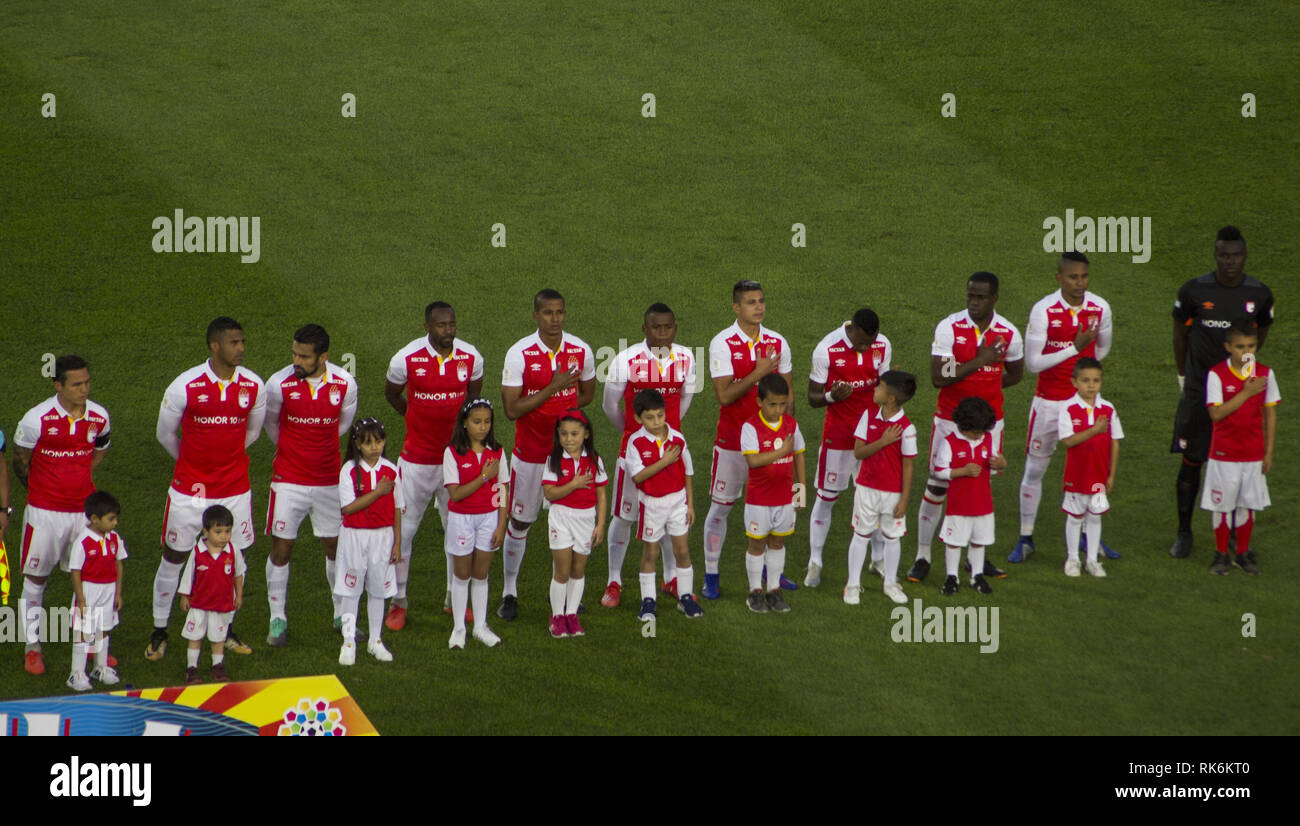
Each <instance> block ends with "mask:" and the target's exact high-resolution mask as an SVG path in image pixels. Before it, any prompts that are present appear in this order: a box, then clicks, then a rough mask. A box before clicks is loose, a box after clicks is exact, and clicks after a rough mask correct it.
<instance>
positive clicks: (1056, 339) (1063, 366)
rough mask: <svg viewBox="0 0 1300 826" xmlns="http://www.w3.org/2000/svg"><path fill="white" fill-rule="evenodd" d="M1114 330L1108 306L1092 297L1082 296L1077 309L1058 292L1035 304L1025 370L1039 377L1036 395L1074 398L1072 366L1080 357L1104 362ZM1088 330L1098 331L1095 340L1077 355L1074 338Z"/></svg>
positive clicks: (1056, 400) (1030, 325)
mask: <svg viewBox="0 0 1300 826" xmlns="http://www.w3.org/2000/svg"><path fill="white" fill-rule="evenodd" d="M1113 326H1114V321H1113V318H1112V316H1111V312H1110V304H1108V303H1106V299H1104V298H1102V297H1101V296H1098V295H1093V294H1092V293H1085V294H1084V296H1083V303H1082V304H1080V305H1079V306H1078V307H1071V306H1070V305H1069V304H1068V303H1066V301H1065V298H1064V297H1063V296H1062V295H1061V291H1060V290H1057V291H1056V292H1054V293H1052V294H1051V295H1049V296H1047V297H1046V298H1044V299H1042V300H1041V301H1039V302H1038V303H1037V304H1035V305H1034V308H1033V309H1032V310H1030V311H1029V326H1028V327H1026V328H1025V367H1027V368H1028V369H1029V372H1031V373H1037V374H1038V388H1037V389H1036V390H1035V391H1034V393H1035V395H1038V396H1041V397H1042V398H1044V399H1048V400H1049V401H1054V402H1059V401H1065V400H1066V399H1068V398H1070V397H1071V396H1073V395H1074V385H1073V384H1071V383H1070V379H1071V378H1072V377H1073V376H1074V363H1075V362H1076V361H1078V360H1079V357H1080V356H1087V357H1089V358H1095V359H1098V360H1100V359H1104V358H1105V357H1106V355H1107V354H1108V353H1109V352H1110V342H1111V335H1112V329H1113ZM1089 327H1091V328H1093V329H1095V330H1096V331H1097V338H1096V339H1094V340H1093V342H1092V343H1091V344H1089V345H1088V346H1087V347H1085V348H1083V351H1082V352H1080V351H1078V350H1076V349H1075V347H1074V337H1075V336H1077V335H1078V334H1079V333H1080V331H1082V330H1086V329H1088V328H1089ZM1008 358H1009V359H1010V356H1008Z"/></svg>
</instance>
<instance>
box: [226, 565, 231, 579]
mask: <svg viewBox="0 0 1300 826" xmlns="http://www.w3.org/2000/svg"><path fill="white" fill-rule="evenodd" d="M230 568H231V564H230V563H229V562H227V563H226V576H230Z"/></svg>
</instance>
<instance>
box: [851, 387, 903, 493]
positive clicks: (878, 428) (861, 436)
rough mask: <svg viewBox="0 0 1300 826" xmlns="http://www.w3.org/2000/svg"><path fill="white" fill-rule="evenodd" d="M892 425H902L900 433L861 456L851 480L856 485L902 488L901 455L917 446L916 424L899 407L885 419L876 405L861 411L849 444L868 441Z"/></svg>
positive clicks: (893, 490) (889, 490)
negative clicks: (860, 416)
mask: <svg viewBox="0 0 1300 826" xmlns="http://www.w3.org/2000/svg"><path fill="white" fill-rule="evenodd" d="M894 426H898V427H901V428H903V437H902V438H901V439H899V440H898V441H896V442H894V443H893V444H889V445H886V446H885V447H883V448H881V449H880V450H877V451H876V452H875V453H873V454H871V455H870V456H868V457H867V458H865V459H863V460H862V464H860V465H859V466H858V477H857V479H856V480H855V481H856V482H857V483H858V484H859V485H861V486H863V487H866V488H873V489H875V490H883V491H885V492H887V493H902V492H903V457H904V456H915V455H916V452H917V449H916V427H915V426H913V424H912V422H911V421H909V420H908V418H907V414H905V413H904V412H903V410H902V408H899V411H898V412H897V413H895V414H894V415H893V416H892V417H891V418H889V419H885V418H883V417H882V416H881V413H880V408H879V407H873V408H872V409H871V410H869V411H867V412H866V413H864V414H862V418H861V419H860V420H859V421H858V426H857V428H856V429H855V430H854V431H853V438H854V445H853V446H854V447H857V442H863V443H865V444H871V443H872V442H876V441H879V440H880V437H881V436H883V435H885V430H886V429H887V428H890V427H894Z"/></svg>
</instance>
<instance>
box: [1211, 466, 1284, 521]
mask: <svg viewBox="0 0 1300 826" xmlns="http://www.w3.org/2000/svg"><path fill="white" fill-rule="evenodd" d="M1270 504H1272V502H1271V500H1270V499H1269V498H1268V482H1267V481H1266V480H1265V478H1264V463H1263V462H1223V461H1220V460H1218V459H1211V460H1210V461H1208V462H1206V463H1205V485H1204V486H1203V487H1202V488H1201V507H1202V508H1204V509H1205V510H1207V511H1214V512H1215V513H1232V512H1233V511H1235V510H1236V509H1237V508H1250V509H1251V510H1253V511H1262V510H1263V509H1264V508H1267V507H1268V506H1269V505H1270Z"/></svg>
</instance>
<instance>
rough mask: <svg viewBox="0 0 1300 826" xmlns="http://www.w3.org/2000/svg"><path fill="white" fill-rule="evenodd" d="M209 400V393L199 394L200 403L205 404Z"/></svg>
mask: <svg viewBox="0 0 1300 826" xmlns="http://www.w3.org/2000/svg"><path fill="white" fill-rule="evenodd" d="M207 400H208V394H207V393H200V394H199V402H200V403H202V402H205V401H207Z"/></svg>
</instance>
